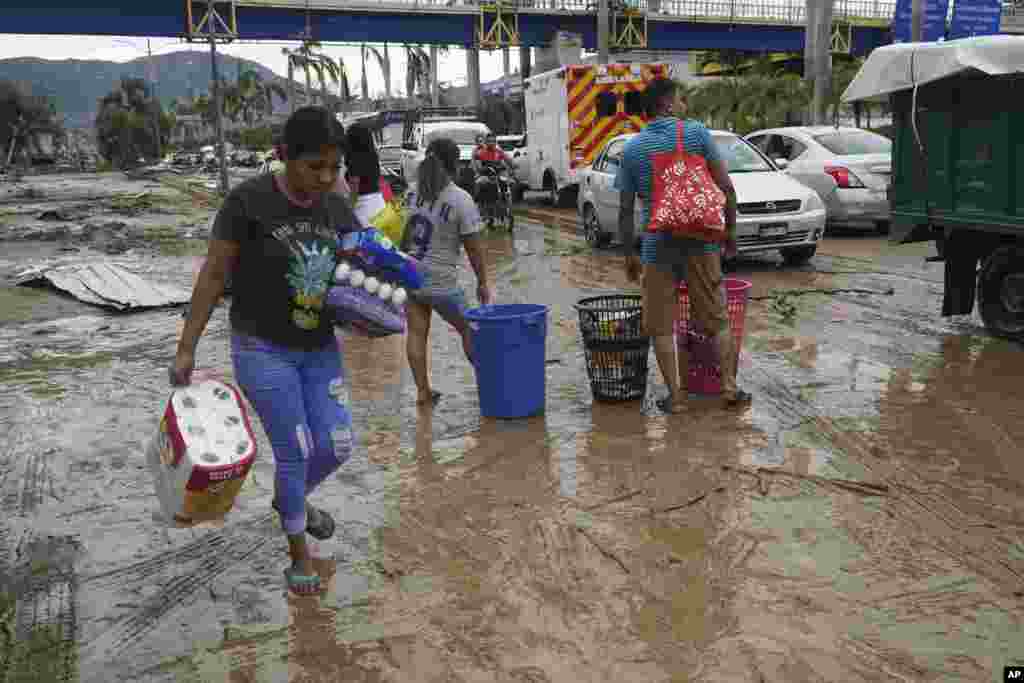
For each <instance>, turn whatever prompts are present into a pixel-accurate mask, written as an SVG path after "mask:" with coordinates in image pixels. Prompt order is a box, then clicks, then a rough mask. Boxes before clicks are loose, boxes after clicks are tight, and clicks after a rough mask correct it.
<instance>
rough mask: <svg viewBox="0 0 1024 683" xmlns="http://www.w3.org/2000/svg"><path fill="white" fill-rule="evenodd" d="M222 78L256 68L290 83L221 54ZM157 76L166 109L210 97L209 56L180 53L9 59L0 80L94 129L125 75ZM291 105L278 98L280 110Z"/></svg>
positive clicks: (2, 62)
mask: <svg viewBox="0 0 1024 683" xmlns="http://www.w3.org/2000/svg"><path fill="white" fill-rule="evenodd" d="M217 61H218V67H219V70H220V74H221V77H222V78H224V79H226V80H227V81H229V82H233V81H234V80H235V79H236V78H237V76H238V73H239V72H240V71H245V70H247V69H252V70H254V71H255V72H256V73H258V74H259V75H260V76H261V77H262V78H263V79H264V80H267V81H276V82H279V83H281V84H282V85H286V84H287V82H288V79H286V78H282V77H281V76H278V75H277V74H276V73H274V72H273V71H271V70H270V69H268V68H267V67H265V66H263V65H262V64H260V63H259V62H254V61H252V60H249V59H242V58H240V57H233V56H231V55H218V59H217ZM153 70H155V72H156V89H157V96H158V97H159V98H160V101H161V102H163V104H164V107H168V106H169V105H170V102H171V100H173V99H175V98H186V97H196V96H199V95H203V94H208V93H209V89H210V87H209V86H210V54H209V53H208V52H204V51H200V50H179V51H177V52H169V53H165V54H161V55H153V57H152V66H151V65H150V58H149V57H140V58H137V59H133V60H131V61H129V62H109V61H104V60H98V59H60V60H52V59H45V58H42V57H10V58H7V59H0V80H8V81H14V82H16V83H21V84H24V85H25V86H26V87H27V88H28V89H29V90H30V91H31V93H32V94H33V95H46V96H49V97H51V98H53V101H54V104H55V105H56V107H57V115H58V119H60V118H63V119H64V121H65V125H66V126H67V127H69V128H90V127H92V125H93V123H94V121H95V119H96V112H97V110H98V108H99V100H100V99H102V98H103V97H105V96H106V95H107V94H108V93H110V92H111V91H113V90H114V89H115V88H116V87H117V85H118V83H119V82H120V80H121V77H122V76H127V77H129V78H146V79H147V80H149V76H150V74H151V73H152V71H153ZM287 106H288V105H287V104H285V103H282V102H281V101H280V100H277V99H276V98H275V101H274V107H275V110H276V111H283V110H284V109H286V108H287Z"/></svg>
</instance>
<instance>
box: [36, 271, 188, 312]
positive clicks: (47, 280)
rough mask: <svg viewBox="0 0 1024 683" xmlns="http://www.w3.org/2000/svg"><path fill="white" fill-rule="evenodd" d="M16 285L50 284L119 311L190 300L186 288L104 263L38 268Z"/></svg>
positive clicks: (170, 304)
mask: <svg viewBox="0 0 1024 683" xmlns="http://www.w3.org/2000/svg"><path fill="white" fill-rule="evenodd" d="M16 284H19V285H28V286H31V285H42V284H48V285H50V286H52V287H54V288H56V289H59V290H61V291H63V292H66V293H68V294H70V295H71V296H73V297H75V298H76V299H78V300H79V301H83V302H85V303H87V304H93V305H95V306H103V307H104V308H113V309H116V310H119V311H128V310H136V309H145V308H163V307H166V306H177V305H180V304H184V303H187V302H188V301H189V300H190V299H191V295H190V293H189V292H188V291H186V290H184V289H181V288H178V287H174V286H170V285H163V284H155V283H152V282H148V281H147V280H144V279H142V278H141V277H139V276H138V275H136V274H135V273H132V272H130V271H128V270H125V269H124V268H121V267H120V266H116V265H114V264H112V263H106V262H103V261H98V262H89V263H71V264H65V265H60V266H53V267H48V268H39V269H35V270H32V271H29V272H27V273H22V274H21V275H20V276H19V277H18V279H17V280H16Z"/></svg>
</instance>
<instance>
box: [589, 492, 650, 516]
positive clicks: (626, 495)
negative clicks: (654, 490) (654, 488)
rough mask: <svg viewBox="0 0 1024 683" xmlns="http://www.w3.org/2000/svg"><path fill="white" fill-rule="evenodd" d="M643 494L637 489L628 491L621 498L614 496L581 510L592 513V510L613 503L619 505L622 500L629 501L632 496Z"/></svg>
mask: <svg viewBox="0 0 1024 683" xmlns="http://www.w3.org/2000/svg"><path fill="white" fill-rule="evenodd" d="M643 492H644V490H643V489H637V490H636V491H630V492H629V493H623V494H622V495H621V496H615V497H614V498H609V499H608V500H604V501H601V502H600V503H594V504H593V505H591V506H589V507H585V508H583V509H584V510H585V511H587V512H593V511H594V510H596V509H598V508H603V507H604V506H606V505H612V504H613V503H621V502H622V501H624V500H629V499H630V498H633V497H634V496H638V495H640V494H641V493H643Z"/></svg>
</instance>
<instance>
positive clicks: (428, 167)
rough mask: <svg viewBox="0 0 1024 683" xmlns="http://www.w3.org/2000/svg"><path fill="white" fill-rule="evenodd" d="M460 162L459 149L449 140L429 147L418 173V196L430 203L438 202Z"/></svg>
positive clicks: (444, 139) (431, 144)
mask: <svg viewBox="0 0 1024 683" xmlns="http://www.w3.org/2000/svg"><path fill="white" fill-rule="evenodd" d="M458 162H459V148H458V146H457V145H456V144H455V143H454V142H452V141H451V140H449V139H448V138H439V139H437V140H434V141H432V142H431V143H430V144H429V145H427V155H426V157H425V158H424V159H423V162H422V163H421V164H420V167H419V169H417V171H416V183H417V194H419V196H420V198H421V199H423V200H424V201H426V202H428V203H433V202H435V201H437V198H438V197H440V196H441V192H443V191H444V188H446V187H447V186H448V183H450V182H451V181H452V177H453V176H454V175H455V170H456V166H457V164H458Z"/></svg>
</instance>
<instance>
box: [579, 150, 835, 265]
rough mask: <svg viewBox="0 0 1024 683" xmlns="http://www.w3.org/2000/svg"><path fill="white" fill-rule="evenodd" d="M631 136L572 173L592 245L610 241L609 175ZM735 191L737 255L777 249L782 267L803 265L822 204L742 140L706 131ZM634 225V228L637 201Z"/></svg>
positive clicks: (613, 193) (614, 214) (615, 203)
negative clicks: (574, 175) (589, 164)
mask: <svg viewBox="0 0 1024 683" xmlns="http://www.w3.org/2000/svg"><path fill="white" fill-rule="evenodd" d="M634 135H635V133H630V134H628V135H620V136H618V137H614V138H612V139H611V140H609V141H608V144H607V145H606V146H605V148H604V149H603V150H602V151H601V152H600V153H599V154H598V155H597V157H596V158H595V160H594V163H593V165H591V166H587V167H585V168H582V169H580V170H579V171H578V175H577V177H578V178H579V183H580V192H579V199H578V206H577V208H578V210H579V212H580V217H581V218H582V220H583V230H584V236H585V237H586V239H587V241H588V242H590V243H591V244H594V245H595V246H604V245H607V244H608V243H610V242H611V239H612V235H613V234H615V233H616V232H617V231H618V228H617V226H618V217H619V192H618V191H617V190H616V189H615V187H614V183H615V174H616V172H617V171H618V169H619V166H620V165H621V163H622V151H623V149H625V147H626V141H627V140H629V139H630V138H631V137H633V136H634ZM711 136H712V139H713V140H714V141H715V144H716V146H717V147H718V150H719V152H720V153H721V154H722V156H723V158H724V159H725V160H726V168H727V169H728V171H729V177H730V178H731V179H732V182H733V185H734V186H735V187H736V198H737V203H738V206H737V216H736V246H737V248H738V250H739V252H740V253H741V254H746V253H754V252H763V251H773V250H776V249H777V250H778V251H779V252H780V253H781V254H782V257H783V259H785V261H786V263H788V264H790V265H799V264H802V263H806V262H807V261H808V260H810V258H811V257H813V256H814V253H815V252H816V251H817V249H818V241H819V240H821V238H822V236H823V235H824V233H825V205H824V204H823V203H822V201H821V199H820V198H819V197H818V195H817V194H816V193H815V192H814V191H813V190H811V189H810V188H808V187H807V186H805V185H801V184H800V183H798V182H797V181H795V180H793V179H792V178H790V177H789V176H787V175H786V174H785V173H782V172H780V171H779V170H778V169H776V168H775V167H774V166H773V165H772V164H771V162H770V161H768V159H767V158H765V157H764V156H763V155H762V154H761V153H760V152H758V151H757V149H756V148H755V147H754V146H753V145H751V144H750V143H748V142H745V141H744V140H743V139H742V138H740V137H738V136H736V135H734V134H732V133H728V132H725V131H717V130H716V131H711ZM636 225H637V226H639V225H640V202H639V201H638V202H637V220H636Z"/></svg>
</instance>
